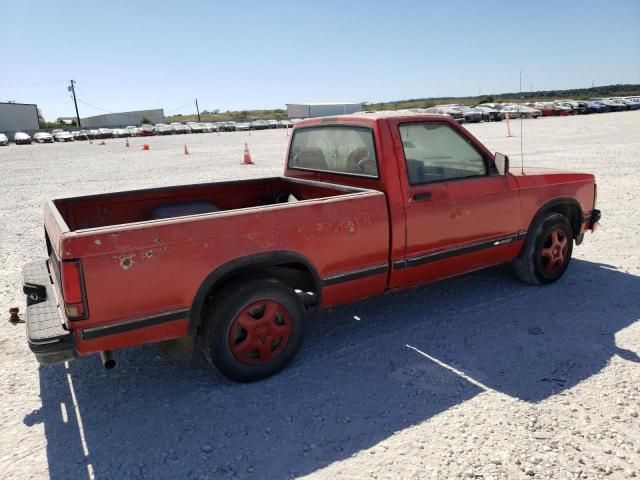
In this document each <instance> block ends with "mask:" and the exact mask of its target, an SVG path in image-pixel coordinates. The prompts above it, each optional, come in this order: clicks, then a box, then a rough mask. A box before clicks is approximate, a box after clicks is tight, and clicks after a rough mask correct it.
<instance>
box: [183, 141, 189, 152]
mask: <svg viewBox="0 0 640 480" xmlns="http://www.w3.org/2000/svg"><path fill="white" fill-rule="evenodd" d="M184 154H185V155H189V150H188V149H187V144H186V143H185V144H184Z"/></svg>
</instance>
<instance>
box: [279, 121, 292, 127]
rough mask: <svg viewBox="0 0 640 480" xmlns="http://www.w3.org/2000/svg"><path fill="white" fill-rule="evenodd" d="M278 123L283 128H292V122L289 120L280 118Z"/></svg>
mask: <svg viewBox="0 0 640 480" xmlns="http://www.w3.org/2000/svg"><path fill="white" fill-rule="evenodd" d="M280 124H281V125H282V127H283V128H293V122H292V121H291V120H280Z"/></svg>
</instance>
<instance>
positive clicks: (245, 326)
mask: <svg viewBox="0 0 640 480" xmlns="http://www.w3.org/2000/svg"><path fill="white" fill-rule="evenodd" d="M304 319H305V310H304V306H303V304H302V302H301V301H300V299H299V297H298V296H297V295H296V294H295V292H294V291H293V290H292V289H291V288H290V287H288V286H287V285H285V284H284V283H282V282H280V281H279V280H276V279H274V278H266V277H263V278H257V279H254V280H244V281H236V282H233V283H232V284H230V285H229V286H227V287H226V288H224V289H223V290H222V291H220V292H219V293H218V294H216V295H215V296H214V298H213V299H212V301H211V306H210V307H209V308H208V309H207V311H206V313H205V316H204V319H203V323H204V328H203V337H204V338H203V340H204V350H205V352H204V353H205V356H206V357H207V359H208V360H209V361H210V362H211V363H212V364H213V365H214V366H215V367H216V368H217V369H218V370H219V371H220V372H221V373H222V374H223V375H224V376H225V377H227V378H229V379H231V380H235V381H237V382H254V381H257V380H262V379H264V378H267V377H270V376H272V375H275V374H276V373H278V372H279V371H281V370H282V369H284V368H285V367H286V366H287V365H288V364H289V362H291V360H292V359H293V358H294V357H295V356H296V354H297V353H298V350H300V346H301V345H302V340H303V338H304Z"/></svg>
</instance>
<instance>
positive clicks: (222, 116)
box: [167, 84, 640, 122]
mask: <svg viewBox="0 0 640 480" xmlns="http://www.w3.org/2000/svg"><path fill="white" fill-rule="evenodd" d="M635 95H638V96H640V85H638V84H619V85H605V86H601V87H592V88H573V89H569V90H539V91H536V92H522V94H520V93H518V92H509V93H495V94H490V95H479V96H475V97H425V98H412V99H407V100H394V101H391V102H378V103H366V105H365V108H366V109H367V110H403V109H406V108H428V107H433V106H434V105H439V104H447V103H464V104H466V105H478V104H479V103H493V102H496V103H507V102H521V101H527V102H537V101H549V100H556V99H560V98H571V99H574V100H585V99H588V98H592V97H628V96H635ZM286 116H287V112H286V110H284V109H275V110H242V111H235V112H230V111H229V112H216V113H212V112H207V111H206V110H205V111H204V112H202V114H201V118H202V121H203V122H220V121H226V120H248V119H251V120H258V119H280V118H286ZM197 120H198V117H197V115H195V114H191V115H171V116H167V121H168V122H190V121H197Z"/></svg>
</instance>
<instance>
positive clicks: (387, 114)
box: [294, 110, 451, 127]
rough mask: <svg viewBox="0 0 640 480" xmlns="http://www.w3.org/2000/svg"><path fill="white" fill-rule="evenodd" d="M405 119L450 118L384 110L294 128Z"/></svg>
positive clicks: (308, 120) (311, 121) (322, 119)
mask: <svg viewBox="0 0 640 480" xmlns="http://www.w3.org/2000/svg"><path fill="white" fill-rule="evenodd" d="M389 118H393V119H407V120H412V121H415V120H443V119H444V120H451V116H450V115H447V114H442V113H423V112H411V111H408V110H384V111H380V112H357V113H350V114H347V115H335V116H332V117H314V118H306V119H304V120H301V121H299V122H296V123H295V125H294V127H305V126H309V125H325V124H329V125H330V124H334V125H335V124H354V123H360V124H373V123H376V122H377V121H379V120H385V119H389Z"/></svg>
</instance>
